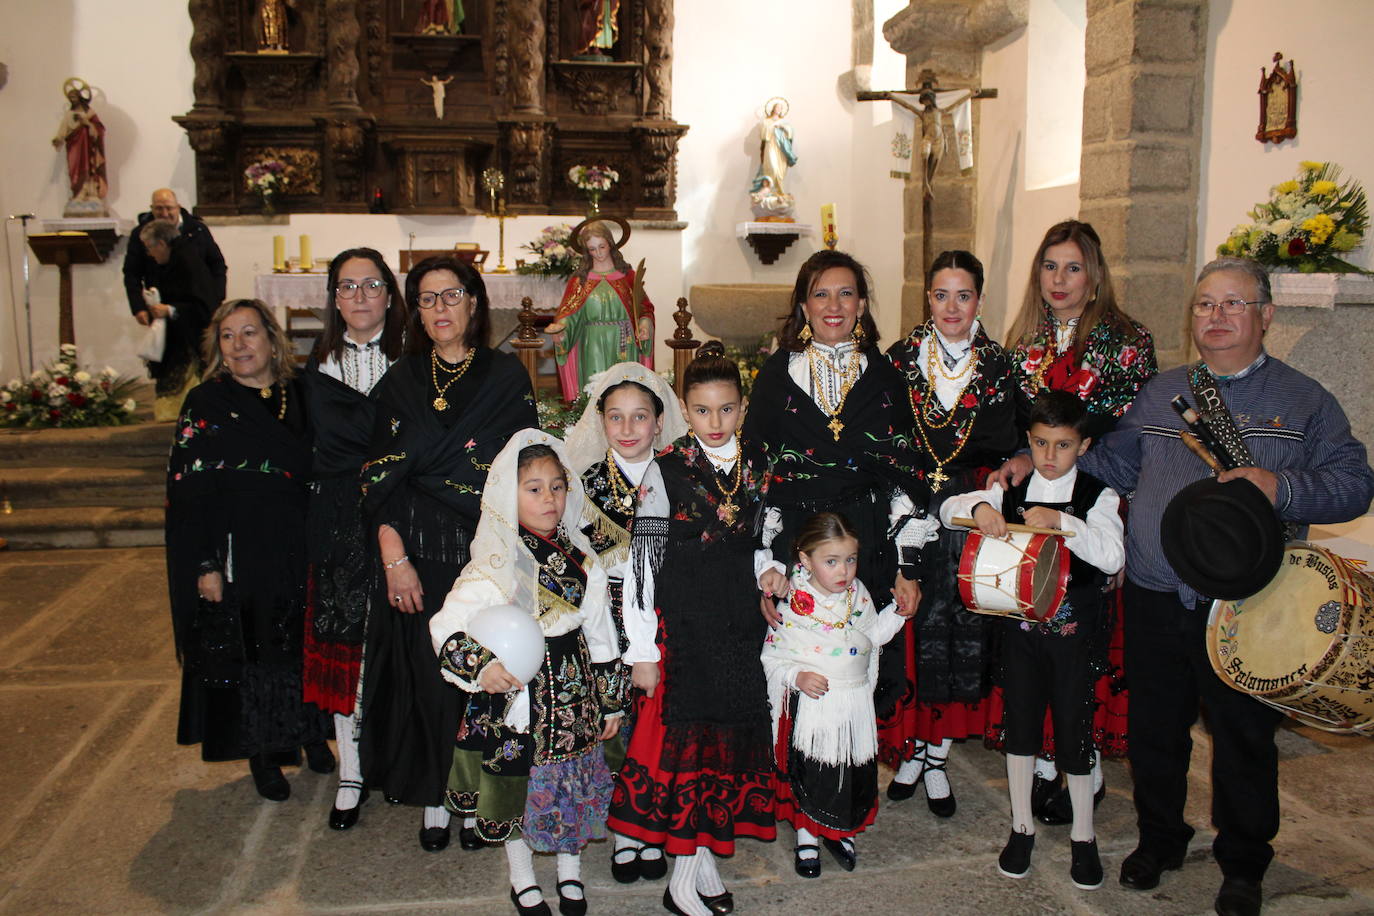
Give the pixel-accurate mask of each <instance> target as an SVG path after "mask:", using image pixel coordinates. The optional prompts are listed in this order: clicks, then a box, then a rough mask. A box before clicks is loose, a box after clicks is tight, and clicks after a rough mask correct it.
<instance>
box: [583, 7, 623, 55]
mask: <svg viewBox="0 0 1374 916" xmlns="http://www.w3.org/2000/svg"><path fill="white" fill-rule="evenodd" d="M577 8H578V12H579V13H580V18H579V22H580V23H581V26H582V28H581V31H580V36H581V43H580V50H579V51H578V52H577V59H578V60H614V58H613V57H612V55H611V49H612V48H614V47H615V43H616V42H617V41H618V40H619V39H620V23H619V22H618V21H617V19H618V17H619V15H620V0H577Z"/></svg>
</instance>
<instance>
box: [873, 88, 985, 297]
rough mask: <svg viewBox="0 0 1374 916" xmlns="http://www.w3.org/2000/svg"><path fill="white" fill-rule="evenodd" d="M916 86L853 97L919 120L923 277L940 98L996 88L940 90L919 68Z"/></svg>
mask: <svg viewBox="0 0 1374 916" xmlns="http://www.w3.org/2000/svg"><path fill="white" fill-rule="evenodd" d="M919 79H920V82H921V84H920V86H919V87H917V88H916V89H902V90H896V89H893V90H886V91H882V92H876V91H875V92H860V93H858V95H857V98H858V100H859V101H860V102H891V103H892V104H893V105H896V106H898V107H899V108H905V109H906V110H907V111H909V112H911V113H912V114H914V115H915V116H916V117H917V119H918V120H919V121H920V122H921V144H920V147H919V150H920V153H921V277H922V279H923V280H924V278H925V276H926V274H927V273H928V272H929V270H930V262H931V261H933V260H934V259H935V251H934V246H935V242H934V239H933V236H934V230H935V226H934V212H935V207H934V204H935V192H934V189H933V188H932V183H933V182H934V180H935V170H936V169H937V168H939V166H940V160H941V159H942V158H944V153H945V133H944V125H943V124H942V123H941V118H942V117H943V115H944V112H945V110H946V109H943V108H941V107H940V102H941V100H942V97H943V99H945V100H949V99H950V98H951V97H953V101H952V102H949V103H948V105H949V107H950V108H953V107H954V106H956V105H960V104H962V103H963V102H964V100H965V98H967V99H995V98H997V90H996V89H984V88H972V89H944V88H942V87H941V86H939V85H938V84H937V82H936V77H935V71H934V70H922V71H921V74H920V77H919ZM912 94H915V95H916V102H917V104H915V105H913V104H911V102H909V101H907V99H906V98H904V96H910V95H912ZM929 317H930V303H928V302H927V301H926V300H925V297H924V296H923V297H921V318H922V320H924V319H926V318H929Z"/></svg>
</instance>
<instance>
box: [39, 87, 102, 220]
mask: <svg viewBox="0 0 1374 916" xmlns="http://www.w3.org/2000/svg"><path fill="white" fill-rule="evenodd" d="M62 94H63V95H65V96H66V97H67V103H68V104H69V105H70V106H71V107H70V108H69V109H68V110H67V112H66V113H65V114H64V115H63V116H62V123H61V124H59V125H58V127H57V136H55V137H53V138H52V145H53V148H54V149H56V148H57V147H60V146H62V144H64V143H65V144H66V145H67V177H68V179H69V180H70V182H71V188H72V199H71V200H70V201H69V202H68V203H67V207H66V210H65V211H64V212H63V215H64V216H105V215H106V212H105V194H106V192H107V191H108V190H109V182H108V180H107V179H106V175H105V125H104V124H102V123H101V122H100V116H99V115H97V114H96V113H95V112H94V111H91V87H90V86H88V85H87V84H86V81H85V80H81V79H77V78H76V77H72V78H71V79H69V80H67V81H66V82H65V83H63V84H62Z"/></svg>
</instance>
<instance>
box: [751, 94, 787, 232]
mask: <svg viewBox="0 0 1374 916" xmlns="http://www.w3.org/2000/svg"><path fill="white" fill-rule="evenodd" d="M763 109H764V117H763V120H762V121H760V122H759V170H758V171H757V172H755V173H754V181H753V183H752V184H751V185H750V186H749V192H750V200H752V201H753V204H754V209H755V212H756V213H757V214H758V215H759V216H760V218H762V219H769V218H771V219H776V220H784V219H787V218H788V217H790V216H791V213H792V206H793V199H792V195H791V194H788V193H787V189H786V187H785V184H784V179H785V178H786V177H787V169H788V166H792V165H796V164H797V154H796V153H795V152H793V150H792V141H793V139H794V137H795V135H794V134H793V131H792V125H791V124H788V123H787V121H786V120H784V119H785V118H786V117H787V113H788V111H789V110H790V106H789V105H788V104H787V100H786V99H784V98H779V97H774V98H771V99H769V100H768V101H767V102H766V103H765V104H764V106H763Z"/></svg>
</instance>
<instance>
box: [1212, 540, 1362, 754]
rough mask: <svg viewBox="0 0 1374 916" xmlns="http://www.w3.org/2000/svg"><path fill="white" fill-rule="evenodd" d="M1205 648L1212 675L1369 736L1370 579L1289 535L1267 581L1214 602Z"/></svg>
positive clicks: (1283, 707) (1299, 714) (1310, 721)
mask: <svg viewBox="0 0 1374 916" xmlns="http://www.w3.org/2000/svg"><path fill="white" fill-rule="evenodd" d="M1207 654H1208V656H1209V657H1210V659H1211V662H1212V668H1213V669H1214V670H1215V671H1216V673H1217V676H1218V677H1220V678H1221V679H1222V681H1224V682H1225V683H1226V684H1228V685H1229V686H1231V687H1234V688H1235V689H1236V690H1239V691H1240V692H1241V693H1248V694H1250V695H1251V696H1253V697H1255V698H1256V699H1258V700H1260V701H1261V702H1263V703H1267V704H1268V705H1270V706H1273V707H1274V708H1275V709H1278V710H1280V711H1282V712H1284V713H1286V714H1287V715H1289V716H1292V717H1293V718H1294V719H1297V720H1298V721H1299V722H1302V723H1303V724H1305V725H1312V726H1315V727H1317V728H1321V729H1325V730H1326V731H1331V732H1342V733H1355V734H1364V735H1374V578H1370V576H1368V575H1366V574H1365V573H1364V572H1361V571H1360V570H1358V569H1356V568H1355V567H1354V566H1352V565H1351V564H1350V563H1349V562H1348V561H1346V560H1344V559H1342V558H1341V557H1338V556H1336V555H1335V554H1334V553H1332V552H1331V551H1329V550H1326V549H1324V548H1321V547H1318V546H1316V545H1315V544H1307V543H1303V542H1301V541H1294V542H1293V543H1291V544H1289V545H1288V546H1287V547H1285V548H1284V554H1283V565H1282V566H1281V567H1280V568H1279V572H1278V575H1276V576H1275V577H1274V579H1273V581H1271V582H1270V583H1269V584H1268V585H1267V586H1265V588H1264V589H1263V591H1260V592H1258V593H1256V594H1254V595H1251V596H1250V597H1249V598H1242V599H1240V600H1237V601H1216V602H1214V603H1213V604H1212V612H1211V616H1210V617H1209V618H1208V626H1207Z"/></svg>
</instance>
